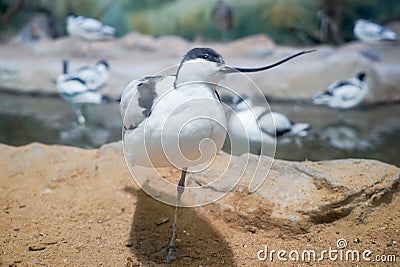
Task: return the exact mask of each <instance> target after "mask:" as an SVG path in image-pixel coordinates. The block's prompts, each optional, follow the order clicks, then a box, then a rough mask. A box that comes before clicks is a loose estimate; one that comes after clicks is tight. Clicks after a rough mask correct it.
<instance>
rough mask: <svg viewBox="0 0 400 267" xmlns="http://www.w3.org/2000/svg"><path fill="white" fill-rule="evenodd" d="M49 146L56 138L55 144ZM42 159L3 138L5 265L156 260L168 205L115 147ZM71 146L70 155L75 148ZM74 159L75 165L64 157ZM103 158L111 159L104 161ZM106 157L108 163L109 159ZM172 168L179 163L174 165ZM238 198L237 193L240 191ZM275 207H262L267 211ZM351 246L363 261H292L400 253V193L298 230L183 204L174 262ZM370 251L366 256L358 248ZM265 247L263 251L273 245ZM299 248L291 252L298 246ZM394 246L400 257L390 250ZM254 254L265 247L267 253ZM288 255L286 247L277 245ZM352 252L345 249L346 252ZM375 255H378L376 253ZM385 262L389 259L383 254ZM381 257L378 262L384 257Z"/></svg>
mask: <svg viewBox="0 0 400 267" xmlns="http://www.w3.org/2000/svg"><path fill="white" fill-rule="evenodd" d="M53 148H54V146H53ZM55 148H56V149H63V153H59V154H57V155H56V156H53V157H48V158H47V159H37V160H35V158H34V157H33V159H32V160H31V161H29V162H28V161H24V160H20V159H18V154H17V153H16V152H15V150H14V149H11V147H3V146H2V147H1V149H2V153H3V156H4V155H6V156H7V157H8V158H9V160H8V162H2V163H1V162H0V170H1V172H0V173H1V175H0V206H1V210H0V212H1V216H0V243H1V245H0V265H1V266H28V265H29V266H32V265H44V266H60V265H65V266H83V265H85V266H100V265H102V266H157V265H161V264H164V263H163V261H164V257H163V256H160V255H157V252H159V251H160V250H161V249H162V248H163V247H164V246H166V245H167V243H168V240H169V237H170V234H171V228H172V220H173V211H174V208H173V207H171V206H168V205H165V204H162V203H159V202H157V201H155V200H153V199H152V198H151V197H149V196H148V195H146V194H145V193H144V192H143V191H141V190H140V189H139V188H138V187H137V185H135V183H134V181H133V180H132V179H131V176H130V174H129V173H128V171H127V168H126V166H125V164H124V161H123V159H122V158H121V157H119V154H117V153H108V154H107V155H106V156H105V157H104V156H103V157H100V156H99V153H98V152H97V151H96V150H81V149H77V148H69V147H62V148H61V147H55ZM71 155H73V156H71ZM70 166H73V167H70ZM106 166H108V167H106ZM109 166H112V167H109ZM174 174H175V175H179V173H177V172H174ZM237 202H238V203H237V205H240V196H238V198H237ZM271 209H273V207H265V212H266V213H268V212H270V210H271ZM338 239H345V240H346V241H347V247H346V248H344V249H343V250H339V251H342V252H343V253H345V252H346V251H348V250H357V251H359V253H360V260H359V261H354V262H352V261H351V260H350V261H346V258H345V256H344V255H345V254H343V258H342V261H340V254H335V252H333V254H332V255H331V256H332V259H334V258H335V255H337V256H338V257H339V258H338V259H336V260H329V259H328V257H329V255H328V254H325V255H324V256H325V259H324V260H323V261H317V260H316V261H313V260H311V261H307V259H306V261H289V262H288V265H306V266H308V265H311V266H331V265H336V264H340V265H347V266H351V265H352V264H353V265H361V266H365V265H367V264H374V265H376V264H377V262H376V260H378V258H377V257H376V256H380V255H381V256H382V257H381V258H380V259H382V258H385V259H386V261H394V260H396V261H397V263H396V262H392V263H390V264H392V265H393V266H395V265H398V264H399V262H400V244H399V242H400V196H399V194H395V195H393V196H389V198H388V199H387V203H384V204H382V205H381V206H379V207H378V208H376V209H375V210H374V211H373V212H371V213H368V214H365V216H362V217H361V218H360V217H358V218H356V217H354V216H352V215H350V216H348V217H346V218H344V219H341V220H339V221H335V222H332V223H329V224H320V225H315V226H313V227H311V228H310V229H307V232H306V233H294V232H291V231H290V229H285V228H283V227H280V226H279V225H278V226H272V225H265V227H262V228H256V227H254V226H252V224H251V222H249V224H248V225H245V224H244V223H243V220H238V218H237V217H236V216H234V215H233V214H230V213H228V212H224V211H221V210H220V209H217V208H216V207H215V206H214V205H208V206H205V207H202V208H184V209H180V211H179V223H178V240H177V246H178V247H179V248H180V249H181V250H182V251H183V252H184V253H185V254H187V257H183V258H179V259H177V260H176V261H174V262H173V263H172V265H173V266H278V265H281V263H282V262H281V261H279V259H278V258H277V255H276V253H275V254H273V260H272V262H271V261H270V259H266V260H265V261H260V260H259V259H258V257H257V254H258V252H259V251H260V250H262V249H264V248H265V246H267V247H268V250H269V252H270V251H271V250H276V251H278V250H286V251H287V252H288V253H289V251H290V250H296V251H298V252H299V253H300V257H301V253H302V251H304V250H314V251H316V253H317V257H319V256H320V253H321V252H322V251H323V250H329V249H330V248H331V250H335V249H338V247H337V240H338ZM365 250H370V251H371V252H372V254H371V255H369V254H368V253H367V258H368V259H370V260H371V262H367V261H366V260H364V259H363V258H362V253H363V252H364V251H365ZM269 252H268V253H269ZM294 255H295V254H292V256H294ZM391 255H395V256H396V259H394V258H393V256H391ZM260 256H264V254H263V253H261V254H260ZM283 256H284V257H286V258H288V257H289V256H288V254H286V255H283ZM349 257H351V255H350V256H349ZM372 261H375V262H372ZM386 264H389V263H388V262H386ZM382 265H383V264H382Z"/></svg>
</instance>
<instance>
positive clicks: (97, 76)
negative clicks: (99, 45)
mask: <svg viewBox="0 0 400 267" xmlns="http://www.w3.org/2000/svg"><path fill="white" fill-rule="evenodd" d="M109 72H110V65H109V64H108V62H107V61H105V60H100V61H99V62H97V63H96V64H95V65H93V66H83V67H80V68H78V69H75V70H73V71H70V72H68V73H67V72H66V73H65V74H63V75H64V79H70V78H79V79H81V80H83V81H85V83H86V85H87V87H89V88H91V89H93V90H99V89H101V88H102V87H104V86H105V85H106V83H107V80H108V77H109Z"/></svg>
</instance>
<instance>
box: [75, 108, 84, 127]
mask: <svg viewBox="0 0 400 267" xmlns="http://www.w3.org/2000/svg"><path fill="white" fill-rule="evenodd" d="M75 113H76V117H77V118H78V124H79V125H85V123H86V118H85V116H83V113H82V108H81V107H80V106H77V107H76V108H75Z"/></svg>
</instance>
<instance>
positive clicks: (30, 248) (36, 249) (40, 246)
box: [29, 244, 46, 251]
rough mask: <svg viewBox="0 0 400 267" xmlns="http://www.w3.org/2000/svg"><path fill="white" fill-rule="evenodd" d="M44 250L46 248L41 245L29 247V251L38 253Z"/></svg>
mask: <svg viewBox="0 0 400 267" xmlns="http://www.w3.org/2000/svg"><path fill="white" fill-rule="evenodd" d="M44 249H46V246H45V245H43V244H38V245H30V246H29V251H39V250H44Z"/></svg>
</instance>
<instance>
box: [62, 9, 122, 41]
mask: <svg viewBox="0 0 400 267" xmlns="http://www.w3.org/2000/svg"><path fill="white" fill-rule="evenodd" d="M66 23H67V32H68V34H69V35H70V36H76V37H79V38H81V39H83V40H86V41H89V42H92V41H103V40H110V39H113V38H114V37H115V36H116V33H117V31H116V29H115V28H113V27H111V26H109V25H105V24H103V23H102V22H100V21H98V20H97V19H93V18H88V17H84V16H76V15H73V14H71V15H68V16H67V19H66Z"/></svg>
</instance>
